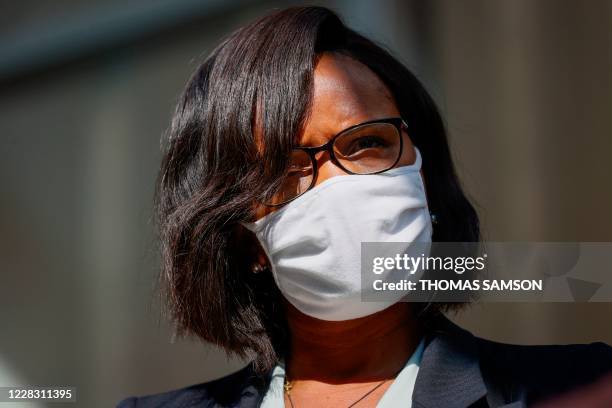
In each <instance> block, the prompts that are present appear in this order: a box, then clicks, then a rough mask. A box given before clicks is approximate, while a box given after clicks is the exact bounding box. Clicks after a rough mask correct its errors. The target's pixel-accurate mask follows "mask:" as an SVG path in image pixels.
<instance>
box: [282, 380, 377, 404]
mask: <svg viewBox="0 0 612 408" xmlns="http://www.w3.org/2000/svg"><path fill="white" fill-rule="evenodd" d="M387 381H389V379H386V380H383V381H381V382H380V383H378V384H377V385H376V386H375V387H374V388H372V389H371V390H370V391H368V392H366V393H365V394H364V395H363V396H362V397H361V398H359V399H358V400H357V401H355V402H353V403H352V404H351V405H349V406H348V407H346V408H351V407H354V406H355V405H357V404H358V403H360V402H361V401H363V400H364V399H365V398H366V397H367V396H368V395H370V394H372V393H373V392H374V391H376V390H377V389H378V388H380V387H381V386H382V385H383V384H384V383H386V382H387ZM283 388H284V389H285V392H286V393H287V398H289V403H290V404H291V408H295V406H294V405H293V400H292V399H291V388H293V384H292V383H291V381H289V380H287V379H285V385H284V386H283Z"/></svg>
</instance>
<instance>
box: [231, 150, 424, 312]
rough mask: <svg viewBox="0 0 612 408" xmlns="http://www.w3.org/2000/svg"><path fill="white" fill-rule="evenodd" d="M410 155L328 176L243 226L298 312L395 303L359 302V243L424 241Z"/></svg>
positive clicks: (373, 308)
mask: <svg viewBox="0 0 612 408" xmlns="http://www.w3.org/2000/svg"><path fill="white" fill-rule="evenodd" d="M415 150H416V160H415V162H414V164H411V165H409V166H403V167H396V168H393V169H391V170H388V171H386V172H384V173H380V174H371V175H342V176H336V177H332V178H330V179H328V180H325V181H324V182H322V183H320V184H319V185H317V186H315V187H313V188H312V189H311V190H309V191H307V192H306V193H304V194H303V195H301V196H300V197H298V198H297V199H295V200H293V201H291V202H289V203H288V204H287V205H285V206H284V207H281V208H280V209H279V210H278V211H276V212H273V213H271V214H268V215H266V216H265V217H263V218H261V219H259V220H257V221H255V222H254V223H248V224H246V223H245V224H243V225H244V226H245V227H246V228H248V229H249V230H251V231H253V232H254V233H255V234H256V236H257V238H258V239H259V241H260V243H261V245H262V247H263V249H264V250H265V252H266V255H267V256H268V259H269V260H270V262H271V266H272V273H273V275H274V279H275V281H276V284H277V285H278V287H279V289H280V291H281V292H282V294H283V295H284V296H285V298H286V299H287V300H288V301H289V302H290V303H291V304H292V305H293V306H295V307H296V308H297V309H298V310H300V311H301V312H302V313H304V314H307V315H309V316H312V317H316V318H318V319H322V320H331V321H340V320H349V319H355V318H359V317H363V316H368V315H370V314H373V313H376V312H379V311H381V310H383V309H386V308H387V307H389V306H391V305H392V304H394V303H396V302H397V301H399V300H400V298H401V295H400V296H398V298H396V299H395V300H390V299H389V296H387V295H386V297H385V301H381V302H378V301H376V302H374V301H367V302H364V301H362V300H361V295H362V287H361V242H365V241H367V242H431V235H432V225H431V217H430V214H429V211H428V208H427V199H426V196H425V188H424V185H423V180H422V178H421V174H420V172H419V171H420V169H421V156H420V153H419V151H418V150H417V149H416V148H415ZM426 255H427V254H426ZM417 278H418V276H415V275H410V274H409V273H406V276H405V279H412V280H414V279H417ZM363 290H364V291H366V290H370V291H372V292H373V291H374V290H373V289H372V288H363Z"/></svg>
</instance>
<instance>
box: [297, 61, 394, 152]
mask: <svg viewBox="0 0 612 408" xmlns="http://www.w3.org/2000/svg"><path fill="white" fill-rule="evenodd" d="M313 82H314V89H313V99H312V105H311V111H310V115H309V117H308V119H307V120H306V123H305V126H304V132H303V134H302V136H301V138H300V141H299V142H300V143H299V144H300V145H302V146H306V145H320V144H322V143H324V142H325V141H327V140H328V139H329V138H330V137H332V136H334V135H335V134H336V133H338V132H340V131H342V130H343V129H346V128H347V127H349V126H352V125H356V124H358V123H361V122H365V121H368V120H373V119H381V118H387V117H392V116H400V115H399V112H398V109H397V106H396V105H395V101H394V99H393V96H392V94H391V92H390V90H389V89H388V88H387V86H386V85H385V83H384V82H383V81H382V80H381V79H380V78H379V77H378V75H376V74H375V73H374V72H373V71H372V70H370V69H369V68H368V67H367V66H365V65H364V64H362V63H360V62H358V61H356V60H354V59H353V58H351V57H348V56H345V55H341V54H337V53H324V54H323V55H322V56H321V57H320V58H319V60H318V63H317V65H316V67H315V71H314V81H313Z"/></svg>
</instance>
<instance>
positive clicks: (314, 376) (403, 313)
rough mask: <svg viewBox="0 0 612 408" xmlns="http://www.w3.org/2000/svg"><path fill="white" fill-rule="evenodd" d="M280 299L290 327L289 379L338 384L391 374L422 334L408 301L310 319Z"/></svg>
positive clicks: (396, 369) (402, 362)
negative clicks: (352, 315)
mask: <svg viewBox="0 0 612 408" xmlns="http://www.w3.org/2000/svg"><path fill="white" fill-rule="evenodd" d="M285 303H286V310H287V318H288V323H289V329H290V331H291V339H290V353H289V355H288V356H287V358H286V370H287V377H288V378H290V379H292V380H306V379H309V380H318V381H323V382H326V383H334V384H338V383H348V382H351V383H352V382H369V381H377V380H384V379H390V378H394V377H395V375H397V373H398V372H399V371H400V370H401V369H402V367H404V365H405V363H406V361H407V360H408V359H409V358H410V356H411V355H412V353H413V352H414V350H415V349H416V347H417V345H418V343H419V341H420V339H421V330H420V327H419V324H418V322H417V319H416V316H415V315H414V307H413V305H412V304H411V303H406V302H399V303H396V304H395V305H393V306H391V307H388V308H387V309H385V310H383V311H381V312H378V313H375V314H373V315H370V316H366V317H362V318H358V319H352V320H347V321H340V322H330V321H325V320H319V319H315V318H313V317H310V316H307V315H305V314H303V313H301V312H300V311H298V310H297V309H296V308H295V307H293V306H292V305H290V304H289V303H287V302H285Z"/></svg>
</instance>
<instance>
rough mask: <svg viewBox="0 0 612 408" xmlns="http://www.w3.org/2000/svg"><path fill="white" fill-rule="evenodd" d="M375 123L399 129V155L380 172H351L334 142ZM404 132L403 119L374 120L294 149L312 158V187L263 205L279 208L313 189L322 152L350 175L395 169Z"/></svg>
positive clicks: (401, 148)
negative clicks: (322, 142)
mask: <svg viewBox="0 0 612 408" xmlns="http://www.w3.org/2000/svg"><path fill="white" fill-rule="evenodd" d="M375 123H388V124H391V125H393V126H395V128H396V129H397V132H398V135H399V140H400V141H399V152H398V154H397V158H396V159H395V161H394V162H393V164H391V165H390V166H389V167H387V168H386V169H383V170H379V171H374V172H371V173H355V172H352V171H350V170H348V169H347V168H345V167H344V166H343V165H342V164H341V163H340V161H339V160H338V159H337V158H336V155H335V153H334V149H333V145H334V142H335V141H336V139H338V138H339V137H340V136H342V135H344V134H346V133H347V132H350V131H353V130H355V129H357V128H360V127H363V126H367V125H371V124H375ZM404 130H408V124H407V123H406V121H405V120H404V119H403V118H401V117H393V118H383V119H374V120H369V121H367V122H363V123H358V124H356V125H353V126H350V127H348V128H346V129H344V130H342V131H340V132H339V133H337V134H335V135H334V136H333V137H332V138H331V139H329V140H328V141H327V142H326V143H324V144H322V145H320V146H296V147H294V148H293V150H302V151H304V152H306V154H308V157H309V158H310V162H311V164H312V168H313V172H312V181H311V182H310V185H309V186H308V188H307V189H306V190H304V191H303V192H301V193H300V194H298V195H296V196H295V197H293V198H291V199H289V200H286V201H283V202H281V203H278V204H268V203H263V204H264V205H265V206H266V207H279V206H282V205H285V204H287V203H289V202H291V201H293V200H295V199H296V198H298V197H300V196H301V195H302V194H304V193H306V192H307V191H308V190H310V189H312V188H313V187H314V185H315V182H316V181H317V176H318V175H319V165H318V163H317V159H316V157H315V154H317V153H318V152H320V151H327V152H328V153H329V158H330V160H331V161H332V163H334V164H335V165H336V166H338V167H340V168H341V169H342V170H344V171H345V172H347V173H348V174H356V175H363V176H365V175H369V174H380V173H384V172H385V171H388V170H390V169H392V168H393V167H395V165H396V164H397V163H398V162H399V161H400V158H401V157H402V152H403V147H404V146H403V145H404V138H403V137H402V131H404Z"/></svg>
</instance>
